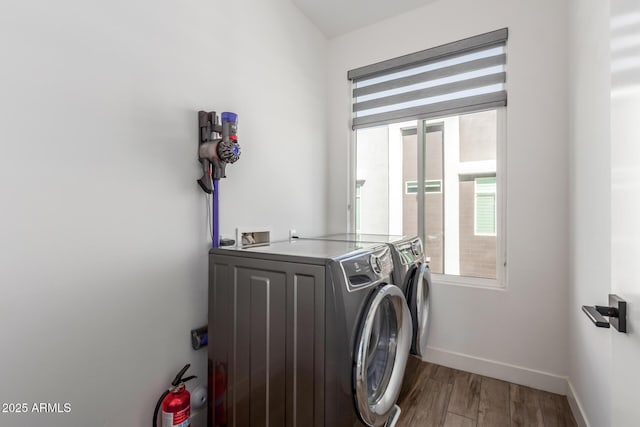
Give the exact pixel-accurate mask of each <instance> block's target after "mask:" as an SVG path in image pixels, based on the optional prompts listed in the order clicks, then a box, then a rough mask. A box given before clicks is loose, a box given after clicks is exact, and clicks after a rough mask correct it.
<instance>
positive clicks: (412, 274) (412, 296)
mask: <svg viewBox="0 0 640 427" xmlns="http://www.w3.org/2000/svg"><path fill="white" fill-rule="evenodd" d="M407 278H408V280H409V283H407V286H406V289H407V302H408V304H409V310H410V312H411V321H412V324H413V339H412V341H411V354H415V355H416V356H418V357H420V358H422V356H424V353H425V351H426V348H427V336H428V334H429V306H430V304H431V298H430V291H431V271H430V270H429V266H428V265H427V264H425V263H422V262H421V263H418V264H416V265H415V266H413V267H412V268H411V270H410V271H409V272H408V273H407Z"/></svg>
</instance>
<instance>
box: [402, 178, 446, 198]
mask: <svg viewBox="0 0 640 427" xmlns="http://www.w3.org/2000/svg"><path fill="white" fill-rule="evenodd" d="M404 192H405V194H416V193H417V192H418V181H407V182H405V183H404ZM424 192H425V193H442V180H441V179H436V180H432V181H425V182H424Z"/></svg>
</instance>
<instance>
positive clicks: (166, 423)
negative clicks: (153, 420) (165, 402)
mask: <svg viewBox="0 0 640 427" xmlns="http://www.w3.org/2000/svg"><path fill="white" fill-rule="evenodd" d="M190 415H191V408H185V409H183V410H182V411H178V412H164V411H162V427H189V426H190V425H191V420H190V419H189V416H190Z"/></svg>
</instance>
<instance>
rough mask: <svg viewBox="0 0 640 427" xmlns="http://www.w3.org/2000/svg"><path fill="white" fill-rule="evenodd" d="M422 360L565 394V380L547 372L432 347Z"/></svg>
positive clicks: (428, 348)
mask: <svg viewBox="0 0 640 427" xmlns="http://www.w3.org/2000/svg"><path fill="white" fill-rule="evenodd" d="M423 359H424V360H425V361H427V362H431V363H436V364H438V365H443V366H447V367H449V368H454V369H460V370H461V371H467V372H472V373H474V374H480V375H484V376H487V377H491V378H497V379H499V380H503V381H508V382H510V383H514V384H520V385H524V386H528V387H532V388H537V389H538V390H544V391H549V392H551V393H556V394H562V395H566V394H567V378H566V377H562V376H559V375H555V374H550V373H548V372H543V371H538V370H535V369H529V368H525V367H522V366H516V365H511V364H508V363H503V362H498V361H495V360H490V359H484V358H481V357H475V356H470V355H468V354H462V353H456V352H453V351H449V350H443V349H440V348H434V347H427V353H426V355H425V357H424V358H423ZM572 410H573V407H572ZM576 418H577V417H576Z"/></svg>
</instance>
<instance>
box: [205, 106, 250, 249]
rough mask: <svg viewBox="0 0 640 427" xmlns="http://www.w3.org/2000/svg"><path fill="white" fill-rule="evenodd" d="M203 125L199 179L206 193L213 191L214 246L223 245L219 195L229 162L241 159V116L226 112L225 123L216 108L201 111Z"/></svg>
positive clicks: (212, 237) (223, 114) (223, 116)
mask: <svg viewBox="0 0 640 427" xmlns="http://www.w3.org/2000/svg"><path fill="white" fill-rule="evenodd" d="M198 122H199V126H200V141H199V142H198V160H199V161H200V163H201V164H202V172H203V173H202V177H201V178H200V179H198V184H199V185H200V188H202V190H203V191H204V192H205V193H208V194H212V196H213V197H212V202H211V204H212V215H211V216H212V219H211V223H212V227H211V228H212V236H211V239H212V241H213V242H212V246H213V247H214V248H217V247H219V246H220V229H219V218H218V214H219V194H218V183H219V181H220V179H221V178H225V177H226V175H225V168H226V166H227V164H228V163H235V162H237V161H238V159H239V158H240V144H238V136H237V132H238V115H237V114H235V113H230V112H224V113H222V124H220V122H219V121H218V115H217V114H216V112H215V111H212V112H206V111H199V112H198Z"/></svg>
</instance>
